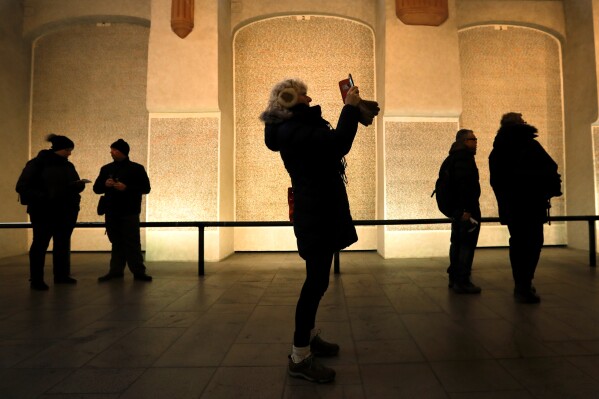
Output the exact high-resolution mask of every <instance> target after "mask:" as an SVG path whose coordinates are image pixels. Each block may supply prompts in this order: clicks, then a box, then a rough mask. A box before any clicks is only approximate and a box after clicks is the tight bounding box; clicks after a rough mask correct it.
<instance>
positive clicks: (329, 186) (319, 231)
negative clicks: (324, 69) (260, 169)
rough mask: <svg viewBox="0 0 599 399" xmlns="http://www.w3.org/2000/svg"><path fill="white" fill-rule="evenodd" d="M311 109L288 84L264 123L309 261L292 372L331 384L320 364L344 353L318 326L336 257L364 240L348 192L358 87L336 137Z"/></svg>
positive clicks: (296, 85) (274, 96)
mask: <svg viewBox="0 0 599 399" xmlns="http://www.w3.org/2000/svg"><path fill="white" fill-rule="evenodd" d="M311 101H312V99H311V98H310V97H309V96H308V94H307V86H306V85H305V84H304V83H303V82H302V81H300V80H298V79H286V80H284V81H282V82H279V83H278V84H276V85H275V86H274V87H273V89H272V91H271V95H270V99H269V103H268V107H267V109H266V110H265V111H264V112H263V113H262V115H261V117H260V118H261V120H262V121H263V122H264V123H265V130H264V131H265V143H266V146H267V147H268V148H269V149H270V150H272V151H278V152H280V155H281V158H282V159H283V163H284V165H285V168H286V169H287V171H288V172H289V176H290V177H291V184H292V187H293V199H294V213H293V230H294V233H295V236H296V238H297V246H298V251H299V255H300V256H301V257H302V258H303V259H304V260H305V261H306V279H305V281H304V284H303V287H302V290H301V293H300V297H299V300H298V303H297V307H296V313H295V332H294V337H293V347H292V353H291V355H290V356H289V362H288V372H289V374H290V375H291V376H293V377H300V378H305V379H307V380H310V381H315V382H329V381H332V380H334V378H335V371H334V370H333V369H330V368H328V367H325V366H323V365H322V364H320V363H319V362H317V361H316V360H315V359H314V356H335V355H337V354H338V352H339V346H338V345H337V344H333V343H329V342H326V341H324V340H323V339H322V338H321V337H320V336H319V334H318V331H317V330H316V328H315V319H316V313H317V311H318V305H319V303H320V300H321V298H322V296H323V295H324V293H325V292H326V290H327V288H328V285H329V275H330V270H331V263H332V260H333V255H334V253H335V252H337V251H339V250H341V249H343V248H346V247H348V246H350V245H351V244H353V243H355V242H356V241H357V240H358V236H357V234H356V229H355V227H354V225H353V221H352V217H351V213H350V208H349V201H348V197H347V192H346V189H345V184H346V177H345V165H346V164H345V159H344V156H345V155H346V154H347V153H348V152H349V151H350V149H351V147H352V143H353V141H354V138H355V136H356V132H357V129H358V122H359V118H360V110H359V108H358V104H359V102H360V96H359V90H358V88H357V87H355V86H354V87H352V88H351V89H350V90H349V92H348V93H347V96H346V98H345V105H344V107H343V109H342V111H341V115H340V116H339V121H338V123H337V127H336V128H335V129H333V128H332V127H331V125H330V124H329V123H328V122H327V121H326V120H324V119H323V118H322V114H321V109H320V106H312V107H311V106H310V102H311Z"/></svg>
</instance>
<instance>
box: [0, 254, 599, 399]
mask: <svg viewBox="0 0 599 399" xmlns="http://www.w3.org/2000/svg"><path fill="white" fill-rule="evenodd" d="M587 256H588V255H587V253H586V252H583V251H573V250H568V249H560V248H551V249H545V250H544V251H543V255H542V260H541V264H540V266H539V269H538V273H537V278H536V280H535V285H536V287H537V290H538V293H539V294H540V295H541V297H542V300H543V302H542V303H541V304H540V305H522V304H516V303H514V301H513V298H512V283H511V274H510V270H509V266H508V264H507V250H505V249H485V250H479V251H478V252H477V254H476V259H475V273H474V281H475V282H476V283H477V284H480V285H481V286H482V287H483V292H482V294H481V295H479V296H458V295H456V294H454V293H452V292H451V291H449V290H448V289H447V286H446V275H445V267H446V263H447V261H446V259H442V258H433V259H396V260H383V259H381V258H380V257H379V256H378V255H377V254H376V253H371V252H361V253H342V255H341V272H342V274H341V275H340V276H334V277H333V278H332V279H331V286H330V288H329V291H328V292H327V295H326V296H325V299H324V301H323V303H322V306H321V311H320V313H319V315H318V318H319V327H320V328H321V329H322V336H323V337H324V338H325V339H330V340H334V341H336V342H338V343H339V344H340V345H341V353H340V355H339V357H338V358H335V359H329V360H326V361H325V363H326V364H327V365H329V366H332V367H334V368H335V369H336V370H337V381H336V382H335V383H332V384H328V385H314V384H311V383H308V382H306V381H302V380H297V379H292V378H289V377H288V376H287V374H286V362H287V354H288V353H289V350H290V340H291V337H292V331H293V316H294V310H295V302H296V300H297V295H298V292H299V289H300V286H301V283H302V278H303V269H302V268H303V264H302V263H301V262H300V259H299V258H298V256H297V255H296V254H294V253H282V254H281V253H278V254H277V253H272V254H236V255H234V256H232V257H230V258H228V259H227V260H225V261H223V262H219V263H210V264H208V265H207V268H206V273H207V274H206V276H205V277H203V278H199V277H197V275H196V273H197V271H196V270H197V269H196V265H195V264H193V263H168V262H150V263H148V272H149V273H150V274H152V275H153V276H154V278H155V279H154V281H153V282H152V283H142V282H134V281H132V279H131V275H130V274H127V275H126V278H125V280H124V281H117V282H110V283H105V284H98V283H97V282H96V278H97V277H98V276H100V275H101V274H104V273H105V272H106V270H107V261H108V254H74V255H73V265H74V266H73V275H74V277H76V278H78V279H79V284H77V285H76V286H58V287H55V286H52V284H50V285H51V287H50V291H48V292H31V291H30V290H29V286H28V282H27V261H26V257H25V256H22V257H17V258H8V259H1V260H0V398H2V399H6V398H18V399H21V398H53V399H63V398H72V399H74V398H87V399H100V398H136V399H137V398H143V399H146V398H168V399H177V398H455V399H466V398H477V399H478V398H483V399H485V398H493V399H497V398H506V399H507V398H509V399H519V398H598V397H599V280H598V277H597V276H596V273H595V271H594V270H592V269H590V268H589V267H588V265H587ZM49 269H50V268H49V267H47V271H48V270H49ZM47 280H48V283H51V278H49V279H47Z"/></svg>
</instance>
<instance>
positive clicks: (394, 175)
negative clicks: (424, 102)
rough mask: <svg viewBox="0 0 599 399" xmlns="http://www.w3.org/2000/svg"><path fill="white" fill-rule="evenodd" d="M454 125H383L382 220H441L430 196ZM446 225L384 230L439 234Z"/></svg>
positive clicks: (400, 122) (409, 123)
mask: <svg viewBox="0 0 599 399" xmlns="http://www.w3.org/2000/svg"><path fill="white" fill-rule="evenodd" d="M457 128H458V123H457V120H456V121H405V122H404V121H385V174H386V176H385V204H386V205H385V207H386V209H385V219H430V218H442V217H444V216H443V215H442V214H441V213H440V212H439V210H438V209H437V202H436V200H435V198H431V193H432V191H433V190H434V188H435V181H436V180H437V174H438V171H439V166H440V165H441V162H443V160H444V159H445V157H446V156H447V154H448V153H449V148H450V147H451V144H452V143H453V141H454V139H455V133H456V131H457ZM448 228H449V225H420V226H387V230H390V231H393V230H440V229H448Z"/></svg>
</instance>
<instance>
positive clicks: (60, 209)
mask: <svg viewBox="0 0 599 399" xmlns="http://www.w3.org/2000/svg"><path fill="white" fill-rule="evenodd" d="M46 140H47V141H49V142H51V143H52V148H50V149H49V150H42V151H40V152H39V153H38V155H37V157H35V158H33V159H32V160H30V161H29V162H27V164H26V165H25V168H24V169H23V172H22V173H21V176H20V177H19V180H18V182H17V187H16V190H17V192H18V193H19V196H20V199H21V203H22V204H24V205H27V213H29V217H30V219H31V225H32V226H33V241H32V243H31V248H30V249H29V272H30V281H31V289H33V290H38V291H45V290H47V289H48V285H47V284H46V283H45V281H44V264H45V259H46V251H47V250H48V246H49V245H50V240H51V239H53V249H52V260H53V262H52V263H53V272H54V283H56V284H75V283H77V280H75V279H74V278H72V277H71V276H70V274H71V234H72V233H73V229H74V228H75V224H76V223H77V216H78V214H79V203H80V202H81V195H80V194H79V193H80V192H82V191H83V190H84V189H85V183H86V182H89V180H81V179H80V178H79V175H78V174H77V171H76V170H75V166H74V165H73V164H72V163H71V162H69V156H70V155H71V152H72V151H73V149H74V148H75V144H74V143H73V141H72V140H71V139H69V138H68V137H66V136H58V135H55V134H50V135H49V136H48V137H47V138H46Z"/></svg>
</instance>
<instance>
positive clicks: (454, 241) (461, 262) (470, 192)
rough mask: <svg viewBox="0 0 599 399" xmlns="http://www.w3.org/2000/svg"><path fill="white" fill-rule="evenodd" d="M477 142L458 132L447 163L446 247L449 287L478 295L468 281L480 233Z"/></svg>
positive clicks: (469, 134) (470, 134) (463, 131)
mask: <svg viewBox="0 0 599 399" xmlns="http://www.w3.org/2000/svg"><path fill="white" fill-rule="evenodd" d="M476 147H477V139H476V136H475V135H474V132H473V131H472V130H468V129H460V130H459V131H458V132H457V133H456V138H455V142H454V143H453V144H452V146H451V149H450V150H449V156H448V157H447V159H446V161H445V162H447V165H448V167H449V176H450V179H451V184H452V187H453V189H452V190H451V195H452V197H453V201H452V203H453V204H454V207H455V213H454V215H453V218H452V223H451V244H450V247H449V263H450V265H449V268H448V269H447V273H448V274H449V287H450V288H453V290H454V291H455V292H457V293H458V294H479V293H480V292H481V289H480V287H478V286H476V285H474V284H473V283H472V280H471V277H470V276H471V273H472V262H473V260H474V251H475V250H476V244H477V243H478V234H479V232H480V216H481V214H480V205H479V202H478V199H479V197H480V183H479V176H478V168H477V167H476V161H475V160H474V156H475V155H476Z"/></svg>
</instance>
